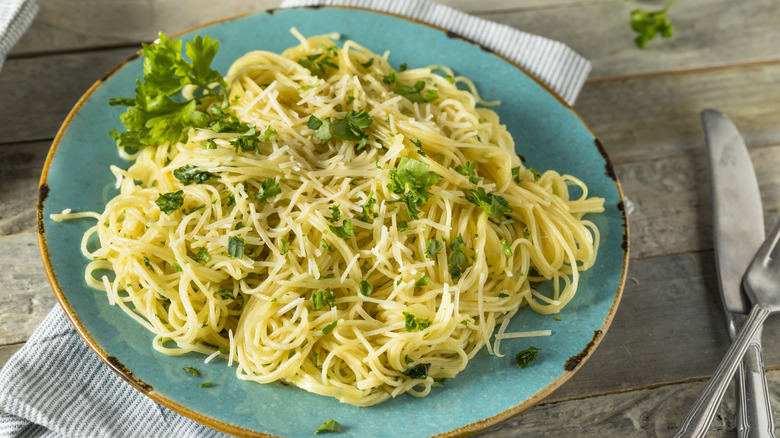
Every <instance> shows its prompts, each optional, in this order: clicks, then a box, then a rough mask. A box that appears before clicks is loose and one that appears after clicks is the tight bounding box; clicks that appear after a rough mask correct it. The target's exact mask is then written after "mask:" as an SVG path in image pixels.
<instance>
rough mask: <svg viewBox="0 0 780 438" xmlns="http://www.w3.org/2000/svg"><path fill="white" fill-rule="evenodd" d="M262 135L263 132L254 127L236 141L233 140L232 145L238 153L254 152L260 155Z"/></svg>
mask: <svg viewBox="0 0 780 438" xmlns="http://www.w3.org/2000/svg"><path fill="white" fill-rule="evenodd" d="M260 134H261V132H260V131H258V130H256V129H255V128H254V127H251V128H249V130H248V131H246V133H244V134H241V135H239V136H238V137H237V138H236V139H235V140H231V141H230V144H232V145H233V147H234V148H235V150H236V152H238V151H239V149H240V150H241V152H252V151H254V153H256V154H260V153H261V152H260Z"/></svg>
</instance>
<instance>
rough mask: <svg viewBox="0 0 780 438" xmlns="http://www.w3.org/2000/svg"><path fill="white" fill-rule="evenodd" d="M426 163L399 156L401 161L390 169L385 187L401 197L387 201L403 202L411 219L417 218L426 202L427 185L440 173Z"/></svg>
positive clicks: (437, 178) (389, 202) (436, 179)
mask: <svg viewBox="0 0 780 438" xmlns="http://www.w3.org/2000/svg"><path fill="white" fill-rule="evenodd" d="M428 167H429V166H428V165H427V164H426V163H424V162H422V161H420V160H417V159H414V158H409V157H401V161H400V162H399V163H398V165H397V166H396V167H395V169H391V170H390V184H388V185H387V188H388V189H390V191H392V192H393V193H395V194H397V195H401V196H402V197H401V198H397V199H393V200H390V201H387V203H388V204H392V203H395V202H403V203H404V205H406V212H407V214H408V215H409V217H411V218H412V219H419V216H418V213H419V210H418V209H417V207H421V206H423V205H425V203H426V202H428V190H426V189H427V188H428V187H430V186H432V185H434V184H436V183H437V182H438V181H439V178H441V175H439V174H438V173H435V172H431V171H429V170H428Z"/></svg>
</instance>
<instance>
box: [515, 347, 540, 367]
mask: <svg viewBox="0 0 780 438" xmlns="http://www.w3.org/2000/svg"><path fill="white" fill-rule="evenodd" d="M540 351H542V349H541V348H536V347H528V348H527V349H525V350H523V351H521V352H519V353H517V355H516V356H515V362H517V367H518V368H525V367H527V366H528V365H531V362H533V361H535V360H536V356H537V354H538V352H540Z"/></svg>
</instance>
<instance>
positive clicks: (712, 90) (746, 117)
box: [575, 63, 780, 163]
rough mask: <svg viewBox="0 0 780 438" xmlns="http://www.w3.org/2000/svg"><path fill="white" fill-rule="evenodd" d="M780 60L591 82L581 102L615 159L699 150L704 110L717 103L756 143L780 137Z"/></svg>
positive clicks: (779, 140)
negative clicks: (779, 61) (700, 116)
mask: <svg viewBox="0 0 780 438" xmlns="http://www.w3.org/2000/svg"><path fill="white" fill-rule="evenodd" d="M778 82H780V64H776V63H768V64H755V65H745V66H735V67H726V68H719V69H714V70H707V71H700V72H689V73H670V74H659V75H655V76H652V77H636V78H625V79H616V80H609V81H591V82H589V83H586V84H585V87H584V88H583V90H582V93H581V94H580V96H579V98H578V100H577V104H576V105H575V109H577V111H578V112H579V113H580V114H581V115H582V117H583V118H584V119H585V121H586V122H587V123H588V125H590V127H591V128H592V129H593V131H594V132H595V133H596V135H597V136H598V137H599V138H600V139H601V142H602V143H603V145H604V147H605V148H606V149H607V152H608V153H609V156H610V158H611V159H612V160H613V162H615V163H622V162H627V161H639V160H646V159H650V160H652V159H657V158H661V157H667V156H674V155H681V154H688V153H692V152H693V153H695V152H698V151H701V150H702V149H703V147H704V137H703V135H702V131H701V121H700V118H699V113H700V112H701V111H702V110H704V109H707V108H715V109H718V110H720V111H721V112H723V113H725V114H726V115H727V116H729V118H731V120H732V121H733V122H734V124H735V125H736V126H737V128H738V129H739V131H740V132H741V133H742V136H743V137H744V138H745V142H746V143H747V145H748V146H749V147H758V146H767V145H775V144H780V87H777V83H778Z"/></svg>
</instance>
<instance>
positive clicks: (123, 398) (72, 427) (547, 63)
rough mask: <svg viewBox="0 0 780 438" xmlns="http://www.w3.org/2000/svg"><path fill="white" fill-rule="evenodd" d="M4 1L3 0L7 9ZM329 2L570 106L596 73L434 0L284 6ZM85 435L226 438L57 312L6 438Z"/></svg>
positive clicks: (10, 372)
mask: <svg viewBox="0 0 780 438" xmlns="http://www.w3.org/2000/svg"><path fill="white" fill-rule="evenodd" d="M5 1H7V0H0V5H2V2H5ZM323 3H324V4H331V5H349V6H357V7H364V8H369V9H376V10H382V11H387V12H392V13H394V14H398V15H405V16H409V17H412V18H414V19H416V20H420V21H424V22H428V23H431V24H434V25H436V26H439V27H442V28H445V29H449V30H451V31H453V32H455V33H457V34H459V35H461V36H463V37H466V38H468V39H471V40H472V41H475V42H478V43H480V44H482V45H484V46H486V47H488V48H490V49H492V50H494V51H495V52H497V53H500V54H501V55H503V56H505V57H507V58H508V59H510V60H512V61H514V62H516V63H517V64H519V65H521V66H523V67H524V68H526V69H527V70H528V71H530V72H532V73H534V74H535V75H536V76H537V77H539V78H540V79H541V80H542V81H544V82H545V83H547V85H548V86H550V88H552V89H553V90H555V91H556V92H558V94H560V95H561V97H563V99H564V100H566V101H567V102H569V103H570V104H572V103H573V102H574V100H575V99H576V97H577V94H578V93H579V91H580V88H581V87H582V85H583V83H584V82H585V79H586V78H587V76H588V73H589V71H590V63H589V62H588V61H587V60H585V59H584V58H582V57H581V56H579V55H577V54H576V53H574V52H573V51H572V50H571V49H569V48H568V47H566V46H565V45H563V44H561V43H559V42H556V41H550V40H548V39H545V38H542V37H539V36H535V35H530V34H527V33H523V32H520V31H518V30H516V29H513V28H510V27H508V26H504V25H499V24H496V23H492V22H489V21H486V20H483V19H479V18H476V17H472V16H469V15H467V14H464V13H462V12H459V11H456V10H454V9H452V8H449V7H445V6H442V5H439V4H436V3H433V2H431V1H430V0H325V1H324V2H322V1H316V0H285V1H284V2H283V3H282V6H283V7H292V6H303V5H315V4H323ZM0 12H2V6H0ZM0 17H2V14H0ZM3 47H4V46H3ZM1 53H3V52H0V54H1ZM82 436H100V437H104V436H105V437H177V438H183V437H225V436H227V435H225V434H223V433H221V432H217V431H215V430H213V429H210V428H208V427H206V426H203V425H200V424H198V423H196V422H194V421H192V420H190V419H188V418H185V417H183V416H181V415H179V414H177V413H175V412H173V411H171V410H169V409H167V408H165V407H163V406H160V405H158V404H157V403H155V402H154V401H152V400H151V399H149V398H147V397H146V396H144V395H142V394H141V393H140V392H138V391H136V390H135V389H133V388H132V387H131V386H130V385H129V384H127V383H125V382H124V381H123V380H122V379H121V378H120V377H119V376H118V375H116V374H114V373H113V372H112V371H110V370H109V368H108V367H107V366H106V365H104V364H103V362H101V361H100V359H98V357H97V356H96V355H95V354H94V353H93V352H92V351H90V349H89V348H88V347H87V345H86V344H85V343H84V342H83V341H82V340H81V338H80V337H79V335H78V334H77V333H76V331H75V330H74V329H73V327H72V326H71V325H70V323H69V322H68V320H67V318H66V317H65V314H64V313H63V311H62V310H61V309H60V308H59V307H56V308H54V309H53V310H52V311H51V313H50V314H49V315H48V316H47V317H46V319H45V320H44V321H43V323H42V324H41V325H40V327H38V329H37V330H36V331H35V333H33V335H32V336H31V337H30V339H29V340H28V341H27V343H26V344H25V345H24V347H22V349H21V350H19V352H17V353H16V354H15V355H14V356H13V357H12V358H11V360H9V362H8V363H7V364H6V365H5V366H4V367H3V368H2V370H0V438H5V437H19V438H21V437H25V438H27V437H47V438H48V437H52V438H53V437H82Z"/></svg>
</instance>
